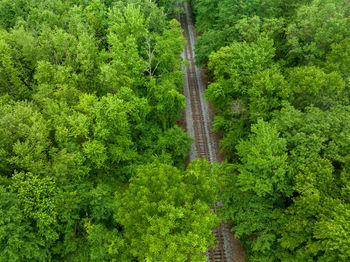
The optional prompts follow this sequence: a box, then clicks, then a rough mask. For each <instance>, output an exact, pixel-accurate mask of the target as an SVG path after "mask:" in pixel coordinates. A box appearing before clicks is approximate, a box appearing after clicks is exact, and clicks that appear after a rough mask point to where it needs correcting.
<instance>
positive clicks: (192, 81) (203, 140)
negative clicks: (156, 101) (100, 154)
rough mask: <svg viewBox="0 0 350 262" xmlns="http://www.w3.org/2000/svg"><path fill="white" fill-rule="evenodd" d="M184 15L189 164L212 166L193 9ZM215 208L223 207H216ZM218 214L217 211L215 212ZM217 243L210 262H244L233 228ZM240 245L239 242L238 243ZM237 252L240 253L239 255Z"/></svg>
mask: <svg viewBox="0 0 350 262" xmlns="http://www.w3.org/2000/svg"><path fill="white" fill-rule="evenodd" d="M184 8H185V13H184V14H182V15H181V16H180V19H179V20H180V22H181V26H182V28H183V30H184V36H185V38H186V40H187V45H186V47H185V49H184V52H183V58H184V59H185V60H187V61H188V65H187V66H186V67H184V68H183V71H184V74H185V75H184V82H185V86H184V94H185V96H186V125H187V131H188V132H189V134H190V136H192V137H193V138H194V140H195V143H194V146H193V147H192V150H191V157H190V160H193V159H195V158H203V159H204V158H205V159H207V160H208V161H209V162H211V163H213V162H214V161H217V159H216V156H217V152H216V149H217V148H218V147H217V146H216V145H214V143H215V142H216V141H215V139H213V133H212V132H211V120H210V117H209V107H208V104H207V102H206V101H205V99H204V97H203V94H204V90H205V85H204V84H203V83H204V81H203V80H202V79H201V77H202V76H201V74H200V71H199V69H198V67H196V65H195V63H194V59H195V54H194V43H195V39H196V36H195V31H194V25H193V19H192V12H191V7H190V5H189V4H188V3H184ZM216 205H220V203H217V204H216ZM214 212H215V210H214ZM213 235H214V236H215V239H216V245H215V248H214V249H213V248H209V249H208V251H207V252H206V255H207V257H208V261H210V262H231V261H236V262H243V261H244V256H242V255H241V254H238V253H240V252H241V251H240V249H241V246H240V243H239V241H238V240H236V239H234V237H233V234H232V232H231V231H230V227H229V226H228V225H227V224H226V223H224V222H222V223H221V225H220V226H219V227H217V228H216V229H215V230H214V231H213ZM237 241H238V242H237ZM237 251H238V252H237ZM235 252H236V253H237V254H235ZM240 256H241V257H240Z"/></svg>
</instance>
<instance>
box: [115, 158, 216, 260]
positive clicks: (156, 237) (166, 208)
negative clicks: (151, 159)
mask: <svg viewBox="0 0 350 262" xmlns="http://www.w3.org/2000/svg"><path fill="white" fill-rule="evenodd" d="M207 179H210V180H208V181H207ZM210 181H211V182H212V183H210ZM215 181H216V176H215V174H214V173H213V172H212V171H211V169H210V165H209V164H208V163H206V162H195V163H194V164H192V165H190V166H189V167H188V169H187V171H186V172H185V173H183V172H182V171H180V170H178V169H176V168H174V167H171V166H168V165H163V164H152V165H147V166H144V167H142V168H140V169H139V170H138V171H137V175H136V177H134V178H132V179H131V181H130V182H131V183H130V186H129V188H128V189H127V190H126V192H125V194H124V196H123V198H122V199H121V202H120V203H121V207H120V222H121V224H122V225H123V226H124V228H125V237H126V240H127V241H128V244H129V245H130V253H131V254H132V255H133V256H135V257H137V258H138V259H140V260H146V261H186V260H188V259H191V261H205V260H206V258H205V257H204V256H203V255H201V252H204V251H205V250H206V249H207V247H208V245H210V244H213V243H214V242H213V240H214V239H213V236H212V235H211V230H212V229H213V228H214V227H215V226H216V225H217V222H218V220H217V218H216V216H215V214H214V213H212V212H210V211H209V210H208V209H209V206H208V204H207V201H212V200H215V196H216V190H217V184H216V182H215Z"/></svg>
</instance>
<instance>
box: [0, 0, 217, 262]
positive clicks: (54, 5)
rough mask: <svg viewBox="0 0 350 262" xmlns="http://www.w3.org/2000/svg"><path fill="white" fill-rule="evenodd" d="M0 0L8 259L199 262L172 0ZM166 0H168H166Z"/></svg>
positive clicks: (0, 196) (208, 216) (1, 228)
mask: <svg viewBox="0 0 350 262" xmlns="http://www.w3.org/2000/svg"><path fill="white" fill-rule="evenodd" d="M153 2H154V1H142V0H124V1H113V0H29V1H24V0H2V1H0V261H6V262H8V261H74V262H76V261H83V262H86V261H145V260H147V261H185V260H186V259H191V261H203V260H204V259H205V258H204V256H203V255H201V252H203V251H205V249H206V248H207V246H208V245H209V244H212V243H213V239H212V236H211V233H210V231H211V229H212V228H214V227H215V225H216V223H217V219H216V216H215V214H213V213H211V212H210V211H209V203H214V202H215V201H214V198H215V196H216V191H217V185H216V179H215V177H216V176H215V174H216V173H215V172H216V171H214V170H212V168H211V166H210V165H209V164H208V163H206V162H196V163H193V164H192V165H191V166H190V167H189V168H188V170H187V171H186V172H185V171H183V168H184V162H185V158H186V157H187V155H188V152H189V149H190V144H191V139H190V138H189V137H188V136H187V134H185V133H184V131H183V130H182V129H180V128H179V127H178V126H177V125H176V124H175V123H176V120H177V119H178V118H179V116H180V114H181V111H182V110H183V108H184V105H185V101H184V97H183V95H182V94H181V88H182V72H181V71H180V67H181V65H182V63H183V61H182V59H181V56H180V53H181V52H182V50H183V45H184V38H183V36H182V31H181V29H180V27H179V23H178V22H177V21H176V20H171V19H169V17H171V16H174V14H175V13H176V12H177V11H178V10H177V8H176V6H174V5H173V2H174V1H156V3H153ZM158 4H159V5H158Z"/></svg>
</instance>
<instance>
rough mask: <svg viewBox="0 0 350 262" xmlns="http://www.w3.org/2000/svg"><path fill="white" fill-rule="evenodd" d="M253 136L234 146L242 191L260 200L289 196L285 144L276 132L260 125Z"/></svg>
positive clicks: (271, 128)
mask: <svg viewBox="0 0 350 262" xmlns="http://www.w3.org/2000/svg"><path fill="white" fill-rule="evenodd" d="M252 133H253V134H254V135H252V136H251V137H250V139H249V141H242V142H241V143H239V145H238V146H237V152H238V156H239V157H240V160H241V162H242V164H241V165H239V167H238V170H239V172H240V175H239V176H238V184H239V185H240V187H241V189H242V190H243V191H248V190H252V191H254V192H255V193H256V194H257V195H258V196H259V197H264V196H272V197H276V194H282V195H285V196H289V195H291V193H292V190H291V186H290V177H289V174H288V173H289V170H288V164H287V152H286V151H287V150H286V149H287V148H286V145H287V144H286V140H285V139H283V138H280V137H279V133H278V132H277V130H276V128H274V127H272V126H270V125H269V124H268V123H266V122H263V121H258V123H257V124H256V125H254V126H252ZM277 196H278V195H277Z"/></svg>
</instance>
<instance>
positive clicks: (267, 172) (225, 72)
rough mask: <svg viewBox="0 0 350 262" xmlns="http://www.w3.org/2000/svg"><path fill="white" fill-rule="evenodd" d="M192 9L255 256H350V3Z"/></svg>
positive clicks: (197, 5)
mask: <svg viewBox="0 0 350 262" xmlns="http://www.w3.org/2000/svg"><path fill="white" fill-rule="evenodd" d="M192 5H193V8H194V13H195V16H196V28H197V30H198V31H199V33H200V37H199V38H198V42H197V45H196V53H197V57H196V58H197V63H198V64H199V65H203V66H204V67H205V68H206V69H207V72H208V74H209V78H210V84H209V87H208V89H207V91H206V94H205V95H206V98H207V99H208V100H209V101H211V102H212V103H213V105H214V106H215V109H216V113H217V115H216V118H215V121H214V127H215V129H216V130H217V131H218V132H220V134H221V136H222V140H221V142H220V143H221V148H222V150H223V152H224V154H225V158H226V162H227V163H226V165H227V167H226V170H227V171H226V172H225V173H224V181H223V185H222V186H221V187H220V188H221V189H220V192H221V193H220V197H221V199H222V200H223V202H224V206H223V208H222V209H221V211H220V212H221V216H223V217H224V218H225V219H227V220H228V221H229V223H230V224H231V225H232V230H233V231H234V232H235V236H236V237H237V238H239V239H241V240H242V242H243V244H244V247H245V249H246V252H247V254H248V261H253V262H254V261H256V262H264V261H266V262H274V261H328V262H330V261H334V262H336V261H349V260H350V223H349V221H350V191H349V190H350V165H349V164H350V162H349V160H350V106H349V99H350V17H349V15H350V2H349V1H347V0H297V1H290V0H286V1H275V0H251V1H242V0H192Z"/></svg>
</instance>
